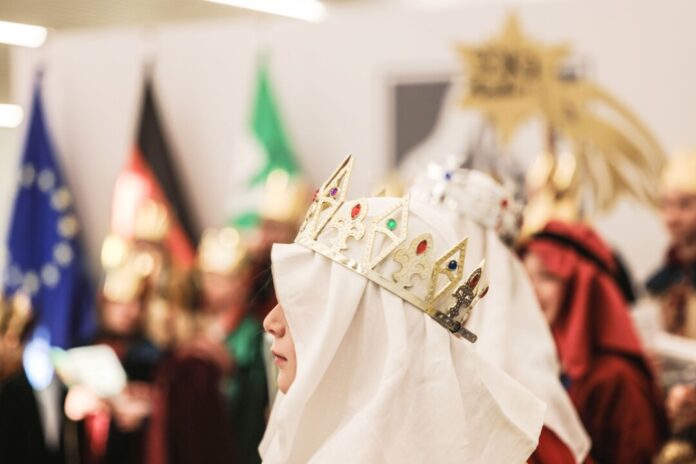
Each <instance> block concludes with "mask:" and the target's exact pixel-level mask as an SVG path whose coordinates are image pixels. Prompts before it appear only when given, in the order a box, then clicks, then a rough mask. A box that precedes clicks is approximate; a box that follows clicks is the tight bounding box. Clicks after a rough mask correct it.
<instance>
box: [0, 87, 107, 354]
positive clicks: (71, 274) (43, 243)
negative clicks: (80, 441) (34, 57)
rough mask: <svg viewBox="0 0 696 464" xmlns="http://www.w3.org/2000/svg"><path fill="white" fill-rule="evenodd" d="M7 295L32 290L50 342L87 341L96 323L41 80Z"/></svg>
mask: <svg viewBox="0 0 696 464" xmlns="http://www.w3.org/2000/svg"><path fill="white" fill-rule="evenodd" d="M7 245H8V247H7V248H8V262H7V267H6V269H5V284H4V287H5V295H7V296H10V295H12V294H13V293H15V292H17V291H23V292H25V293H26V294H28V295H30V296H31V300H32V303H33V308H34V311H35V314H36V317H37V327H40V328H42V329H45V330H47V331H48V333H49V334H50V340H49V342H50V344H51V345H53V346H60V347H63V348H68V347H70V346H73V345H75V344H77V343H79V342H83V341H87V339H88V338H89V337H90V336H91V335H92V332H93V330H94V326H95V309H94V294H93V292H92V288H91V286H90V283H89V278H88V275H87V272H86V268H85V267H84V263H83V260H82V256H81V247H80V243H79V223H78V220H77V216H76V214H75V208H74V200H73V197H72V195H71V193H70V191H69V190H68V188H67V186H66V184H65V182H64V180H63V176H62V174H61V171H60V168H59V166H58V163H57V162H56V159H55V155H54V151H53V147H52V146H51V141H50V139H49V136H48V132H47V130H46V124H45V120H44V113H43V105H42V103H41V89H40V81H39V82H38V83H37V84H36V87H35V89H34V98H33V102H32V109H31V120H30V121H29V130H28V133H27V137H26V141H25V146H24V152H23V154H22V161H21V165H20V173H19V183H18V186H17V196H16V199H15V203H14V210H13V213H12V222H11V225H10V233H9V237H8V244H7Z"/></svg>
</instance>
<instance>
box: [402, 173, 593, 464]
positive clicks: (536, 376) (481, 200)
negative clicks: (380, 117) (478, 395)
mask: <svg viewBox="0 0 696 464" xmlns="http://www.w3.org/2000/svg"><path fill="white" fill-rule="evenodd" d="M411 194H412V195H413V196H414V197H415V198H419V199H421V200H425V201H428V203H430V204H431V207H435V208H436V209H437V210H440V211H441V212H443V213H445V214H446V212H448V211H449V215H450V222H451V223H452V224H454V225H455V230H456V232H457V234H459V235H461V236H467V237H469V243H468V249H467V254H468V257H469V258H470V259H472V260H474V262H477V260H481V259H482V258H485V259H486V266H487V268H488V269H489V273H488V274H489V276H490V292H489V294H488V295H487V296H486V298H485V299H483V300H481V302H480V303H479V304H478V305H477V307H476V309H475V310H474V312H473V314H472V317H471V320H470V321H469V323H468V324H467V328H469V329H470V330H472V331H473V332H475V333H476V334H478V336H479V339H478V341H477V342H476V345H475V348H476V351H477V352H478V353H479V354H480V355H481V356H483V357H484V358H485V359H486V360H488V361H489V362H491V363H492V364H493V365H495V366H497V367H499V368H501V369H503V370H504V371H505V372H507V373H508V374H509V375H510V376H512V377H513V378H514V379H515V380H517V381H518V382H520V383H521V384H522V385H524V386H525V387H526V388H528V389H529V390H530V391H531V392H532V393H534V394H535V395H536V396H537V397H538V398H539V399H541V400H542V401H544V402H545V403H546V404H547V406H548V410H547V412H546V417H545V420H544V423H545V425H546V426H547V427H548V428H549V429H551V430H552V431H553V432H554V433H555V434H556V435H557V436H558V437H559V438H560V439H561V440H562V441H563V442H564V443H565V444H566V445H567V446H568V448H569V449H570V450H571V452H572V453H573V454H574V456H575V458H576V460H577V462H583V461H584V459H585V457H586V456H587V454H588V452H589V449H590V439H589V437H588V435H587V433H586V432H585V429H584V427H583V426H582V423H581V421H580V419H579V417H578V415H577V413H576V411H575V408H574V406H573V404H572V402H571V401H570V398H569V397H568V394H567V393H566V391H565V389H564V388H563V386H562V384H561V382H560V365H559V362H558V357H557V354H556V347H555V343H554V341H553V337H552V335H551V331H550V329H549V327H548V324H547V322H546V320H545V319H544V316H543V313H542V311H541V308H540V307H539V303H538V301H537V299H536V296H535V295H534V290H533V288H532V286H531V283H530V282H529V278H528V276H527V274H526V272H525V271H524V269H523V268H522V266H521V263H520V261H519V259H517V257H516V256H515V255H514V254H513V253H512V252H511V251H510V250H509V249H508V247H507V246H505V245H504V244H503V243H502V241H501V240H500V239H499V237H498V233H499V232H500V228H501V227H504V228H506V229H507V230H506V231H505V232H506V233H510V230H509V227H510V226H511V224H514V222H515V215H516V211H515V208H514V205H513V204H512V203H513V199H512V198H511V196H510V195H509V193H508V192H507V191H505V189H504V188H503V187H502V186H500V185H499V184H498V183H497V182H495V181H494V180H493V179H492V178H490V177H489V176H487V175H486V174H483V173H481V172H478V171H471V170H466V169H458V170H454V171H447V170H445V169H443V168H441V167H439V166H436V165H431V166H430V167H429V169H428V172H427V173H425V174H424V175H421V176H420V177H419V178H418V179H417V180H416V182H415V183H414V185H413V187H412V189H411Z"/></svg>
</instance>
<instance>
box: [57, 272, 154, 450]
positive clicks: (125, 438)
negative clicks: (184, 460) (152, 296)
mask: <svg viewBox="0 0 696 464" xmlns="http://www.w3.org/2000/svg"><path fill="white" fill-rule="evenodd" d="M145 303H146V293H145V280H144V276H143V275H142V274H141V273H140V272H139V271H138V269H137V268H136V267H135V266H134V265H133V264H132V261H129V262H128V263H127V264H125V265H122V266H120V267H118V268H114V269H110V270H108V272H107V273H106V276H105V279H104V285H103V288H102V292H101V305H100V306H101V307H100V328H99V333H98V334H97V336H96V337H95V339H94V340H93V341H92V344H93V345H99V344H105V345H108V346H109V347H110V348H112V349H113V350H114V352H115V353H116V355H117V356H118V358H119V360H120V361H121V364H122V365H123V368H124V370H125V372H126V375H127V377H128V383H127V385H126V388H125V389H124V391H123V392H121V393H120V394H119V395H117V396H116V397H113V398H109V399H101V398H98V397H97V396H96V395H95V394H94V393H93V392H90V391H89V390H88V389H86V388H83V387H79V386H77V387H74V388H71V389H70V391H69V392H68V397H67V398H66V403H65V410H66V413H67V414H68V416H69V417H70V418H71V419H73V420H80V421H83V424H84V433H85V444H84V446H83V450H82V453H83V456H84V459H85V461H86V462H87V463H88V464H102V463H104V464H109V463H125V464H129V463H136V464H137V463H142V462H144V457H145V439H146V438H145V437H146V434H147V427H148V422H147V421H148V417H149V415H150V410H151V401H152V400H151V395H152V382H153V378H154V373H155V369H156V366H157V363H158V361H159V356H160V352H159V350H158V348H157V347H156V346H155V345H154V344H153V343H152V342H151V341H150V340H149V339H148V338H147V336H146V333H145V322H144V321H145Z"/></svg>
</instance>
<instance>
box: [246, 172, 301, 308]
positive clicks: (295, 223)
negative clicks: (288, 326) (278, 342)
mask: <svg viewBox="0 0 696 464" xmlns="http://www.w3.org/2000/svg"><path fill="white" fill-rule="evenodd" d="M309 197H310V195H309V191H308V187H307V185H306V184H305V182H304V181H303V180H302V179H300V178H298V177H296V176H290V175H289V174H288V173H287V172H286V171H284V170H282V169H275V170H273V171H271V173H270V174H269V175H268V178H267V179H266V185H265V187H264V192H263V199H262V203H261V209H260V219H261V222H260V224H259V227H258V229H257V230H256V231H255V233H254V238H253V239H252V240H250V241H249V246H248V248H249V250H248V253H249V256H248V259H249V261H250V263H251V276H252V280H251V284H252V290H251V292H250V295H249V296H250V300H251V312H252V314H254V315H256V317H257V318H258V320H259V322H260V321H262V320H263V318H264V317H265V316H266V314H268V312H269V311H270V310H271V309H272V308H273V307H274V306H275V305H276V303H277V301H276V297H275V292H274V289H273V277H272V274H271V272H270V271H271V247H272V246H273V244H274V243H292V241H293V240H294V238H295V235H297V229H298V227H299V225H300V221H301V220H302V214H303V213H304V211H305V209H306V207H307V204H308V202H309V199H310V198H309Z"/></svg>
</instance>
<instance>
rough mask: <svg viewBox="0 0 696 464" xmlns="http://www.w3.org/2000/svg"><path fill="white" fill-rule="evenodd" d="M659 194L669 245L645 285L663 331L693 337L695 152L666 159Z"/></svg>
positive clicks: (695, 303) (695, 315) (695, 314)
mask: <svg viewBox="0 0 696 464" xmlns="http://www.w3.org/2000/svg"><path fill="white" fill-rule="evenodd" d="M660 193H661V203H660V209H661V212H662V220H663V222H664V224H665V227H666V228H667V231H668V232H669V235H670V246H669V250H668V252H667V257H666V260H665V264H664V265H663V266H662V267H661V268H660V269H659V270H658V271H657V272H656V273H655V274H654V275H653V276H652V277H651V278H650V279H649V280H648V282H647V288H648V291H649V292H650V293H651V294H652V295H654V296H656V297H657V298H658V299H659V300H660V302H661V306H662V320H663V324H664V328H665V330H667V331H668V332H671V333H673V334H676V335H683V336H686V337H690V338H696V153H694V154H690V155H680V156H676V157H674V158H672V159H671V160H670V161H669V163H668V164H667V166H666V168H665V170H664V171H663V173H662V178H661V192H660Z"/></svg>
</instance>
